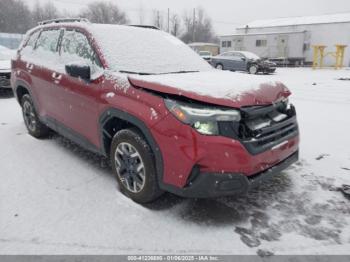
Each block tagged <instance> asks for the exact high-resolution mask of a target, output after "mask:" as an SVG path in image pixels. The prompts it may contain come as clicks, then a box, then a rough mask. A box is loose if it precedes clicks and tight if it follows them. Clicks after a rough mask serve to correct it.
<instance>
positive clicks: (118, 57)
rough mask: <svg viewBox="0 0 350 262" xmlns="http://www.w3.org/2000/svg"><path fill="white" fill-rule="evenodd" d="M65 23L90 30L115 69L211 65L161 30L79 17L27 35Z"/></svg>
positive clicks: (188, 68)
mask: <svg viewBox="0 0 350 262" xmlns="http://www.w3.org/2000/svg"><path fill="white" fill-rule="evenodd" d="M65 26H77V27H81V28H84V29H86V30H87V31H89V32H90V33H91V34H92V35H93V37H94V38H95V40H96V41H97V44H98V46H99V47H100V48H101V52H102V54H103V56H104V58H105V59H106V61H107V64H108V68H109V69H111V70H113V71H128V72H138V73H157V74H161V73H169V72H177V71H203V70H210V69H211V66H210V65H209V64H208V63H207V62H206V61H204V60H203V59H202V58H201V57H200V56H198V54H197V53H196V52H195V51H193V50H192V49H191V48H190V47H189V46H188V45H186V44H185V43H184V42H182V41H181V40H180V39H178V38H176V37H174V36H173V35H171V34H168V33H166V32H164V31H161V30H154V29H149V28H142V27H135V26H127V25H114V24H113V25H112V24H95V23H90V22H84V21H83V22H79V21H77V22H63V23H49V24H45V25H39V26H37V27H35V28H33V29H31V30H29V31H28V32H27V34H26V35H27V36H28V35H30V34H31V32H33V31H34V30H37V29H43V28H50V27H65Z"/></svg>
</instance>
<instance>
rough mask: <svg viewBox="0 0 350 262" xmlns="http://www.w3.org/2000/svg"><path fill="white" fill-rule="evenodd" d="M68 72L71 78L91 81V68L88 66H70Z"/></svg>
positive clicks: (67, 66) (67, 67) (67, 68)
mask: <svg viewBox="0 0 350 262" xmlns="http://www.w3.org/2000/svg"><path fill="white" fill-rule="evenodd" d="M66 72H67V74H68V75H70V76H71V77H77V78H81V79H83V80H85V81H90V80H91V68H90V66H88V65H81V64H80V65H79V64H69V65H66Z"/></svg>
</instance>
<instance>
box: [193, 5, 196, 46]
mask: <svg viewBox="0 0 350 262" xmlns="http://www.w3.org/2000/svg"><path fill="white" fill-rule="evenodd" d="M195 31H196V8H193V28H192V42H193V43H194V40H195Z"/></svg>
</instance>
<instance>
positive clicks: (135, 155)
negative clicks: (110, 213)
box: [110, 129, 163, 203]
mask: <svg viewBox="0 0 350 262" xmlns="http://www.w3.org/2000/svg"><path fill="white" fill-rule="evenodd" d="M110 159H111V165H112V169H113V172H114V173H115V174H116V177H117V181H118V184H119V187H120V189H121V191H122V193H123V194H124V195H126V196H127V197H129V198H131V199H132V200H134V201H135V202H138V203H148V202H152V201H154V200H155V199H156V198H158V197H159V196H160V195H161V194H162V193H163V192H162V191H161V190H160V188H159V184H158V179H157V173H156V167H155V162H154V159H153V153H152V150H151V148H150V146H149V145H148V143H147V142H146V141H145V139H144V138H143V136H142V135H141V134H139V132H138V131H137V130H135V129H125V130H121V131H119V132H117V133H116V134H115V136H114V138H113V141H112V146H111V153H110Z"/></svg>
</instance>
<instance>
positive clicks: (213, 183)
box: [172, 151, 299, 198]
mask: <svg viewBox="0 0 350 262" xmlns="http://www.w3.org/2000/svg"><path fill="white" fill-rule="evenodd" d="M298 158H299V152H298V151H296V152H295V153H293V154H292V155H291V156H289V157H288V158H286V159H285V160H283V161H282V162H280V163H278V164H276V165H274V166H272V167H270V168H269V169H267V170H264V171H262V172H260V173H257V174H255V175H252V176H245V175H243V174H235V173H232V174H219V173H200V174H198V175H197V176H196V178H195V179H194V181H193V182H191V183H190V184H189V185H188V186H186V187H184V188H178V189H174V188H173V190H172V193H174V194H177V195H179V196H183V197H191V198H212V197H221V196H231V195H237V194H245V193H247V192H248V191H249V190H250V189H252V188H254V187H256V186H258V185H260V184H262V183H265V182H267V180H269V179H270V178H271V177H274V176H276V175H280V173H281V171H283V170H284V169H286V168H287V167H289V166H290V165H292V164H293V163H295V162H297V161H298Z"/></svg>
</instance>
